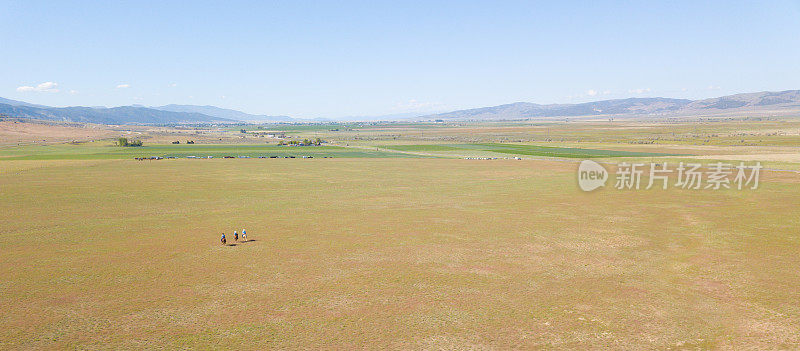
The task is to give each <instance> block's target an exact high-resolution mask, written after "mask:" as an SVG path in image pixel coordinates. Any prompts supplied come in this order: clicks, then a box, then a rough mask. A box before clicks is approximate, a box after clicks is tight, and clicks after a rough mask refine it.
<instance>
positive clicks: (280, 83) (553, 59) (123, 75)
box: [0, 0, 800, 118]
mask: <svg viewBox="0 0 800 351" xmlns="http://www.w3.org/2000/svg"><path fill="white" fill-rule="evenodd" d="M0 23H2V26H1V27H2V29H0V96H2V97H6V98H11V99H18V100H24V101H29V102H34V103H41V104H47V105H55V106H67V105H82V106H95V105H104V106H117V105H130V104H143V105H148V106H154V105H163V104H170V103H177V104H196V105H216V106H220V107H227V108H234V109H238V110H242V111H245V112H249V113H259V114H274V115H278V114H285V115H291V116H296V117H334V118H335V117H341V116H367V115H382V114H399V113H426V112H434V111H445V110H453V109H462V108H471V107H479V106H489V105H498V104H503V103H509V102H516V101H528V102H536V103H569V102H583V101H592V100H603V99H611V98H624V97H634V96H664V97H681V98H705V97H713V96H720V95H726V94H731V93H739V92H753V91H761V90H786V89H800V0H790V1H764V2H756V1H752V2H739V1H669V2H666V1H665V2H662V3H658V4H657V3H655V2H651V1H635V2H634V1H630V2H628V1H624V2H623V1H618V2H617V1H613V2H612V1H575V2H562V1H552V2H543V1H541V2H540V1H363V2H360V1H359V2H357V1H330V2H325V1H310V2H303V1H285V2H240V1H227V2H202V1H192V2H188V1H187V2H178V1H153V2H147V1H130V2H127V1H125V2H123V1H108V2H102V1H91V2H75V1H31V0H27V1H5V0H0Z"/></svg>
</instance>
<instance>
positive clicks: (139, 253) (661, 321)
mask: <svg viewBox="0 0 800 351" xmlns="http://www.w3.org/2000/svg"><path fill="white" fill-rule="evenodd" d="M126 158H127V157H126ZM231 165H232V163H230V162H226V161H225V160H221V159H212V160H206V161H204V162H196V161H192V160H185V159H183V160H173V161H171V162H136V161H133V160H128V159H122V160H114V159H92V160H47V161H41V160H2V161H0V168H2V170H3V171H2V172H0V262H1V263H0V306H3V313H2V314H0V349H26V348H33V349H54V348H77V349H100V348H103V349H107V348H147V349H155V348H166V349H176V348H186V347H198V348H214V347H225V348H241V349H263V348H310V349H315V348H340V349H354V348H379V347H387V348H399V349H409V348H420V349H465V348H474V349H490V348H498V349H507V348H537V347H538V348H577V349H608V348H616V349H667V348H726V349H793V348H800V305H798V303H797V301H799V300H800V290H799V289H798V288H797V287H798V286H800V272H799V271H798V270H797V267H798V265H800V256H799V255H798V254H797V253H798V249H797V248H798V247H800V231H798V228H799V227H800V178H798V175H797V174H794V173H786V172H781V173H778V172H765V174H764V176H763V179H762V186H761V188H760V189H758V190H754V191H688V190H676V189H669V190H666V191H660V190H659V191H619V190H613V189H603V190H599V191H596V192H592V193H583V192H581V191H580V190H578V188H577V185H576V177H575V167H576V164H575V163H572V162H553V161H541V160H522V161H514V160H494V161H480V160H458V159H397V158H394V159H393V158H383V159H375V158H368V159H345V158H337V159H318V158H315V159H313V160H297V159H280V160H274V162H262V161H260V160H256V159H249V160H237V162H236V164H235V166H231ZM242 228H245V229H247V232H248V234H249V236H250V238H251V239H254V240H253V241H251V242H247V243H238V244H236V245H235V246H221V245H219V242H218V238H219V234H220V232H223V231H224V232H225V233H226V234H228V235H229V240H230V239H232V237H231V236H230V234H231V233H232V231H233V230H234V229H236V230H241V229H242Z"/></svg>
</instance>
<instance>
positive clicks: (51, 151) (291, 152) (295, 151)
mask: <svg viewBox="0 0 800 351" xmlns="http://www.w3.org/2000/svg"><path fill="white" fill-rule="evenodd" d="M151 156H159V157H180V158H185V157H188V156H195V157H202V158H205V157H207V156H212V157H216V158H222V157H225V156H232V157H239V156H247V157H256V158H257V157H261V156H265V157H270V156H278V157H290V156H294V157H303V156H312V157H373V158H374V157H400V156H402V157H414V156H413V155H410V156H409V155H403V154H398V153H393V152H384V151H377V150H374V149H347V148H344V147H340V146H302V147H297V146H277V145H274V144H273V145H264V144H261V145H253V144H211V145H198V144H189V145H186V144H180V145H146V146H142V147H117V146H114V145H113V143H112V142H111V141H98V142H91V143H81V144H56V145H25V146H19V147H7V148H2V149H0V161H8V160H62V159H132V158H135V157H151Z"/></svg>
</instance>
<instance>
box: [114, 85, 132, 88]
mask: <svg viewBox="0 0 800 351" xmlns="http://www.w3.org/2000/svg"><path fill="white" fill-rule="evenodd" d="M130 87H131V85H130V84H120V85H117V89H127V88H130Z"/></svg>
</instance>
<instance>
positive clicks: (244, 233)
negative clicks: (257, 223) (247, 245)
mask: <svg viewBox="0 0 800 351" xmlns="http://www.w3.org/2000/svg"><path fill="white" fill-rule="evenodd" d="M242 240H244V241H247V232H245V231H244V229H242Z"/></svg>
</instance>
